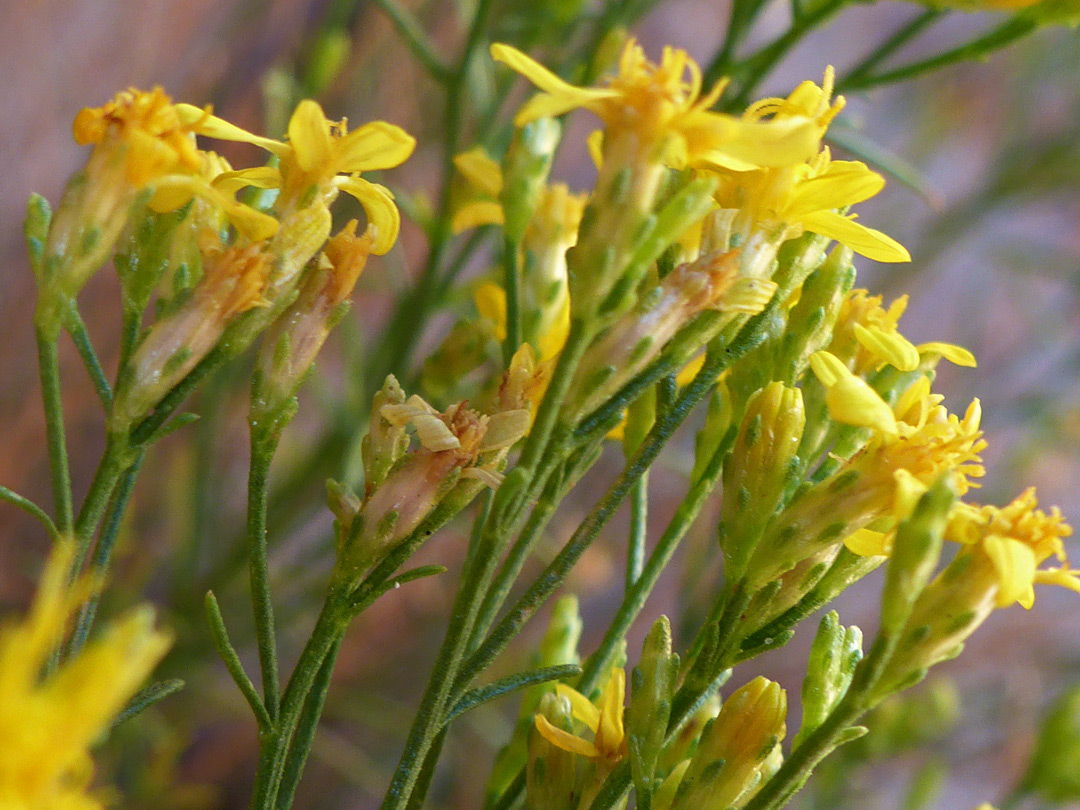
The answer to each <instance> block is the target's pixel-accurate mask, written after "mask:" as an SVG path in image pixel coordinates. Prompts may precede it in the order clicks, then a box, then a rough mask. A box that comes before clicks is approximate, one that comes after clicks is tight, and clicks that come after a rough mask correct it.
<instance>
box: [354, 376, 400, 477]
mask: <svg viewBox="0 0 1080 810" xmlns="http://www.w3.org/2000/svg"><path fill="white" fill-rule="evenodd" d="M404 403H405V392H404V391H403V390H402V388H401V385H400V384H399V383H398V381H397V378H396V377H394V375H393V374H391V375H390V376H388V377H387V378H386V382H384V383H383V387H382V388H381V389H380V390H379V391H378V392H377V393H376V394H375V398H374V400H373V401H372V403H371V415H372V416H371V424H370V425H369V427H368V432H367V435H366V436H365V437H364V439H363V441H362V443H361V453H362V455H363V459H364V490H365V492H366V493H367V494H371V493H372V492H373V491H374V490H375V489H376V488H377V487H378V486H379V485H380V484H382V482H383V481H384V480H385V479H386V475H387V473H389V472H390V468H391V467H393V466H394V463H395V462H396V461H397V460H398V459H399V458H401V456H402V455H404V453H405V451H406V450H408V449H409V437H408V436H407V435H406V434H405V425H399V424H394V423H392V422H390V421H389V420H388V419H386V418H385V417H384V416H383V415H382V409H383V407H384V406H386V405H402V404H404Z"/></svg>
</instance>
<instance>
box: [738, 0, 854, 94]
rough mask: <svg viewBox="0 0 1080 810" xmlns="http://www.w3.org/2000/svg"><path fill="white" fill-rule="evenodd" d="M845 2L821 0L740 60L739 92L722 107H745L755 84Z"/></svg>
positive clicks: (843, 0) (842, 0) (841, 0)
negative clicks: (747, 57)
mask: <svg viewBox="0 0 1080 810" xmlns="http://www.w3.org/2000/svg"><path fill="white" fill-rule="evenodd" d="M845 2H847V0H824V1H823V2H822V3H821V5H819V6H818V7H817V8H815V9H814V10H813V11H812V12H811V13H809V14H806V15H804V16H801V17H796V18H794V19H793V20H792V21H791V27H790V28H789V29H788V30H787V31H786V32H785V33H784V34H782V35H781V36H779V37H777V38H776V39H775V40H773V41H772V42H771V43H769V44H768V45H766V46H765V47H764V48H762V49H761V50H759V51H758V52H757V53H755V54H754V55H753V56H751V57H750V58H749V59H747V60H746V61H745V62H743V63H742V64H740V65H739V67H738V69H737V73H739V74H740V75H741V76H743V77H745V78H743V80H742V83H741V84H740V86H739V92H738V94H737V95H736V96H735V97H734V98H733V99H732V100H731V102H730V103H729V102H724V104H723V108H724V109H725V110H741V109H744V108H745V107H746V106H747V104H748V103H749V101H750V97H751V96H752V95H753V94H754V91H755V90H756V89H757V88H758V85H760V84H761V82H762V81H764V79H765V78H766V77H767V76H768V75H769V74H770V73H771V72H772V69H773V68H774V67H776V65H777V63H778V62H779V61H780V60H781V59H783V58H784V56H786V55H787V53H788V51H790V50H791V49H792V48H794V47H795V45H797V44H798V43H799V41H800V40H802V38H803V37H804V36H806V35H807V34H808V33H810V32H811V31H813V30H815V29H816V28H818V26H820V25H821V24H822V23H823V22H825V21H826V20H827V19H829V17H831V16H833V15H834V14H835V13H836V12H838V11H839V10H840V9H841V8H842V7H843V6H844V4H845Z"/></svg>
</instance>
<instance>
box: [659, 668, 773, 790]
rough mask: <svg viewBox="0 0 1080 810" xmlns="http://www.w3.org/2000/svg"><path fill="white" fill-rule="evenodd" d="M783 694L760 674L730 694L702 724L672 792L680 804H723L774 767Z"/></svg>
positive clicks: (757, 781)
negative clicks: (706, 723)
mask: <svg viewBox="0 0 1080 810" xmlns="http://www.w3.org/2000/svg"><path fill="white" fill-rule="evenodd" d="M786 716H787V694H786V693H785V692H784V690H783V689H781V688H780V685H779V684H777V683H774V682H772V681H769V680H766V679H765V678H762V677H758V678H755V679H754V680H753V681H751V682H750V683H748V684H747V685H746V686H744V687H742V688H741V689H739V690H737V691H736V692H735V693H734V694H733V695H731V697H729V698H728V699H727V700H726V701H725V702H724V705H723V706H722V707H721V709H720V714H719V716H717V718H716V719H715V720H714V721H713V722H712V723H711V724H710V725H709V726H708V727H707V728H706V729H705V731H704V733H703V734H702V737H701V743H700V744H699V746H698V749H697V751H696V752H695V753H694V756H693V759H692V760H691V762H690V767H689V768H688V769H687V772H686V775H685V776H684V777H683V780H682V784H681V785H680V787H679V790H678V792H677V794H676V799H675V807H676V808H678V810H727V808H730V807H732V806H733V805H735V804H737V803H738V801H739V799H740V797H742V796H744V795H746V794H747V793H749V792H750V791H752V790H753V789H754V788H755V787H757V785H758V784H759V783H760V781H761V777H762V769H763V768H768V769H770V770H771V769H772V768H773V767H775V761H774V760H775V756H774V752H775V750H776V748H777V747H778V746H779V744H780V741H781V740H783V738H784V733H785V731H786V724H785V718H786Z"/></svg>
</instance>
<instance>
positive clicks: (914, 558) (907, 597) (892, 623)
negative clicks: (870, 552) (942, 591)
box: [881, 476, 956, 634]
mask: <svg viewBox="0 0 1080 810" xmlns="http://www.w3.org/2000/svg"><path fill="white" fill-rule="evenodd" d="M950 481H951V476H943V477H942V478H940V479H938V481H937V482H936V483H935V484H934V485H933V486H932V487H931V488H930V489H928V490H927V491H926V492H925V493H923V495H922V497H920V498H919V501H918V503H917V504H916V505H915V510H914V511H913V512H912V513H911V516H910V517H909V518H907V519H906V520H904V521H902V522H901V523H900V525H899V526H898V527H897V530H896V539H895V540H894V541H893V552H892V558H891V559H890V561H889V565H888V568H887V569H886V571H885V589H884V591H883V593H882V599H881V632H882V633H883V634H893V633H898V632H900V631H901V630H902V629H903V627H904V625H905V623H906V622H907V620H908V617H909V616H910V615H911V610H912V608H913V607H914V605H915V600H916V599H918V598H919V594H921V593H922V591H923V588H925V587H926V583H927V582H929V581H930V577H931V576H932V575H933V573H934V569H935V567H936V566H937V563H938V559H939V558H940V556H941V544H942V535H943V534H944V532H945V525H946V523H947V522H948V519H949V510H950V509H951V508H952V505H953V503H954V502H955V500H956V491H955V490H954V489H953V487H952V485H951V483H950Z"/></svg>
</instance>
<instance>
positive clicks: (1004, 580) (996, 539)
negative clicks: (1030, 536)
mask: <svg viewBox="0 0 1080 810" xmlns="http://www.w3.org/2000/svg"><path fill="white" fill-rule="evenodd" d="M983 549H984V550H985V551H986V554H987V556H988V557H989V558H990V562H992V563H993V564H994V571H995V572H996V573H997V576H998V593H997V605H998V607H1008V606H1009V605H1011V604H1012V603H1013V602H1019V603H1020V604H1022V605H1023V606H1024V607H1026V608H1030V607H1031V605H1032V604H1033V603H1034V601H1035V593H1034V590H1033V588H1032V584H1033V583H1034V582H1035V568H1036V562H1035V552H1034V551H1033V550H1032V549H1031V547H1030V546H1028V545H1026V544H1025V543H1022V542H1020V541H1019V540H1014V539H1013V538H1011V537H1001V536H1000V535H996V534H992V535H989V536H988V537H987V538H986V539H985V540H984V541H983Z"/></svg>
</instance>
